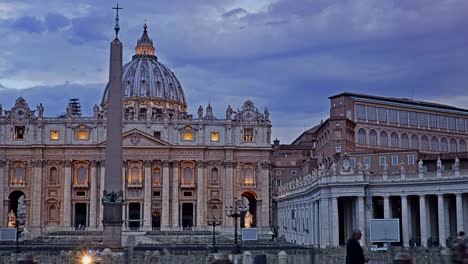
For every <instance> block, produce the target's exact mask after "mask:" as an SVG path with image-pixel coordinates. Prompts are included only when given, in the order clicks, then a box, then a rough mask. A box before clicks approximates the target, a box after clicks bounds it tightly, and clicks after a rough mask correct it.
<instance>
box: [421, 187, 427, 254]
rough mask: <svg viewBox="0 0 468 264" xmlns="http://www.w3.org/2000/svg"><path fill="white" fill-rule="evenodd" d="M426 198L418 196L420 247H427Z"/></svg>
mask: <svg viewBox="0 0 468 264" xmlns="http://www.w3.org/2000/svg"><path fill="white" fill-rule="evenodd" d="M426 212H427V209H426V196H425V195H420V196H419V226H420V227H421V246H423V247H427V227H428V225H427V215H426Z"/></svg>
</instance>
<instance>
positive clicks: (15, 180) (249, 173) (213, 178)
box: [10, 163, 255, 187]
mask: <svg viewBox="0 0 468 264" xmlns="http://www.w3.org/2000/svg"><path fill="white" fill-rule="evenodd" d="M88 169H89V167H88V164H87V163H78V164H76V166H75V169H74V177H73V186H76V187H87V186H88V183H89V180H88V179H89V177H88ZM181 169H182V173H181V178H180V185H181V186H194V185H195V174H194V163H181ZM142 172H143V170H142V168H141V165H139V164H132V165H130V169H129V173H128V177H127V179H128V182H127V184H128V185H129V186H138V185H142V184H143V175H142V174H143V173H142ZM151 178H152V185H153V186H161V184H162V175H161V168H159V167H155V168H153V170H152V175H151ZM25 183H26V167H25V165H15V166H14V167H13V169H12V170H11V180H10V185H11V186H25ZM208 183H209V184H210V185H213V186H218V185H219V184H220V178H219V170H218V168H212V169H211V171H210V174H209V178H208ZM243 183H244V186H254V185H255V172H254V167H253V166H250V165H247V166H245V167H244V169H243ZM48 184H49V185H58V184H59V172H58V168H57V167H52V168H50V169H49V173H48Z"/></svg>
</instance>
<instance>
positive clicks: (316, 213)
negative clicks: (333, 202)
mask: <svg viewBox="0 0 468 264" xmlns="http://www.w3.org/2000/svg"><path fill="white" fill-rule="evenodd" d="M319 217H320V216H319V201H315V202H314V218H315V227H314V233H315V244H316V245H320V218H319Z"/></svg>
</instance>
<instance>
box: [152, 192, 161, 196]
mask: <svg viewBox="0 0 468 264" xmlns="http://www.w3.org/2000/svg"><path fill="white" fill-rule="evenodd" d="M153 196H154V197H159V196H161V192H160V191H154V192H153Z"/></svg>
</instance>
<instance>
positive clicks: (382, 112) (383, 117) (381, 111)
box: [377, 107, 387, 123]
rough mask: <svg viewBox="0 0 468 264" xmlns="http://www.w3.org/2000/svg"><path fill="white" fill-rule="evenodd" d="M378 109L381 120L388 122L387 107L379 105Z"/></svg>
mask: <svg viewBox="0 0 468 264" xmlns="http://www.w3.org/2000/svg"><path fill="white" fill-rule="evenodd" d="M377 111H378V114H379V122H384V123H387V108H383V107H379V108H377Z"/></svg>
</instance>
